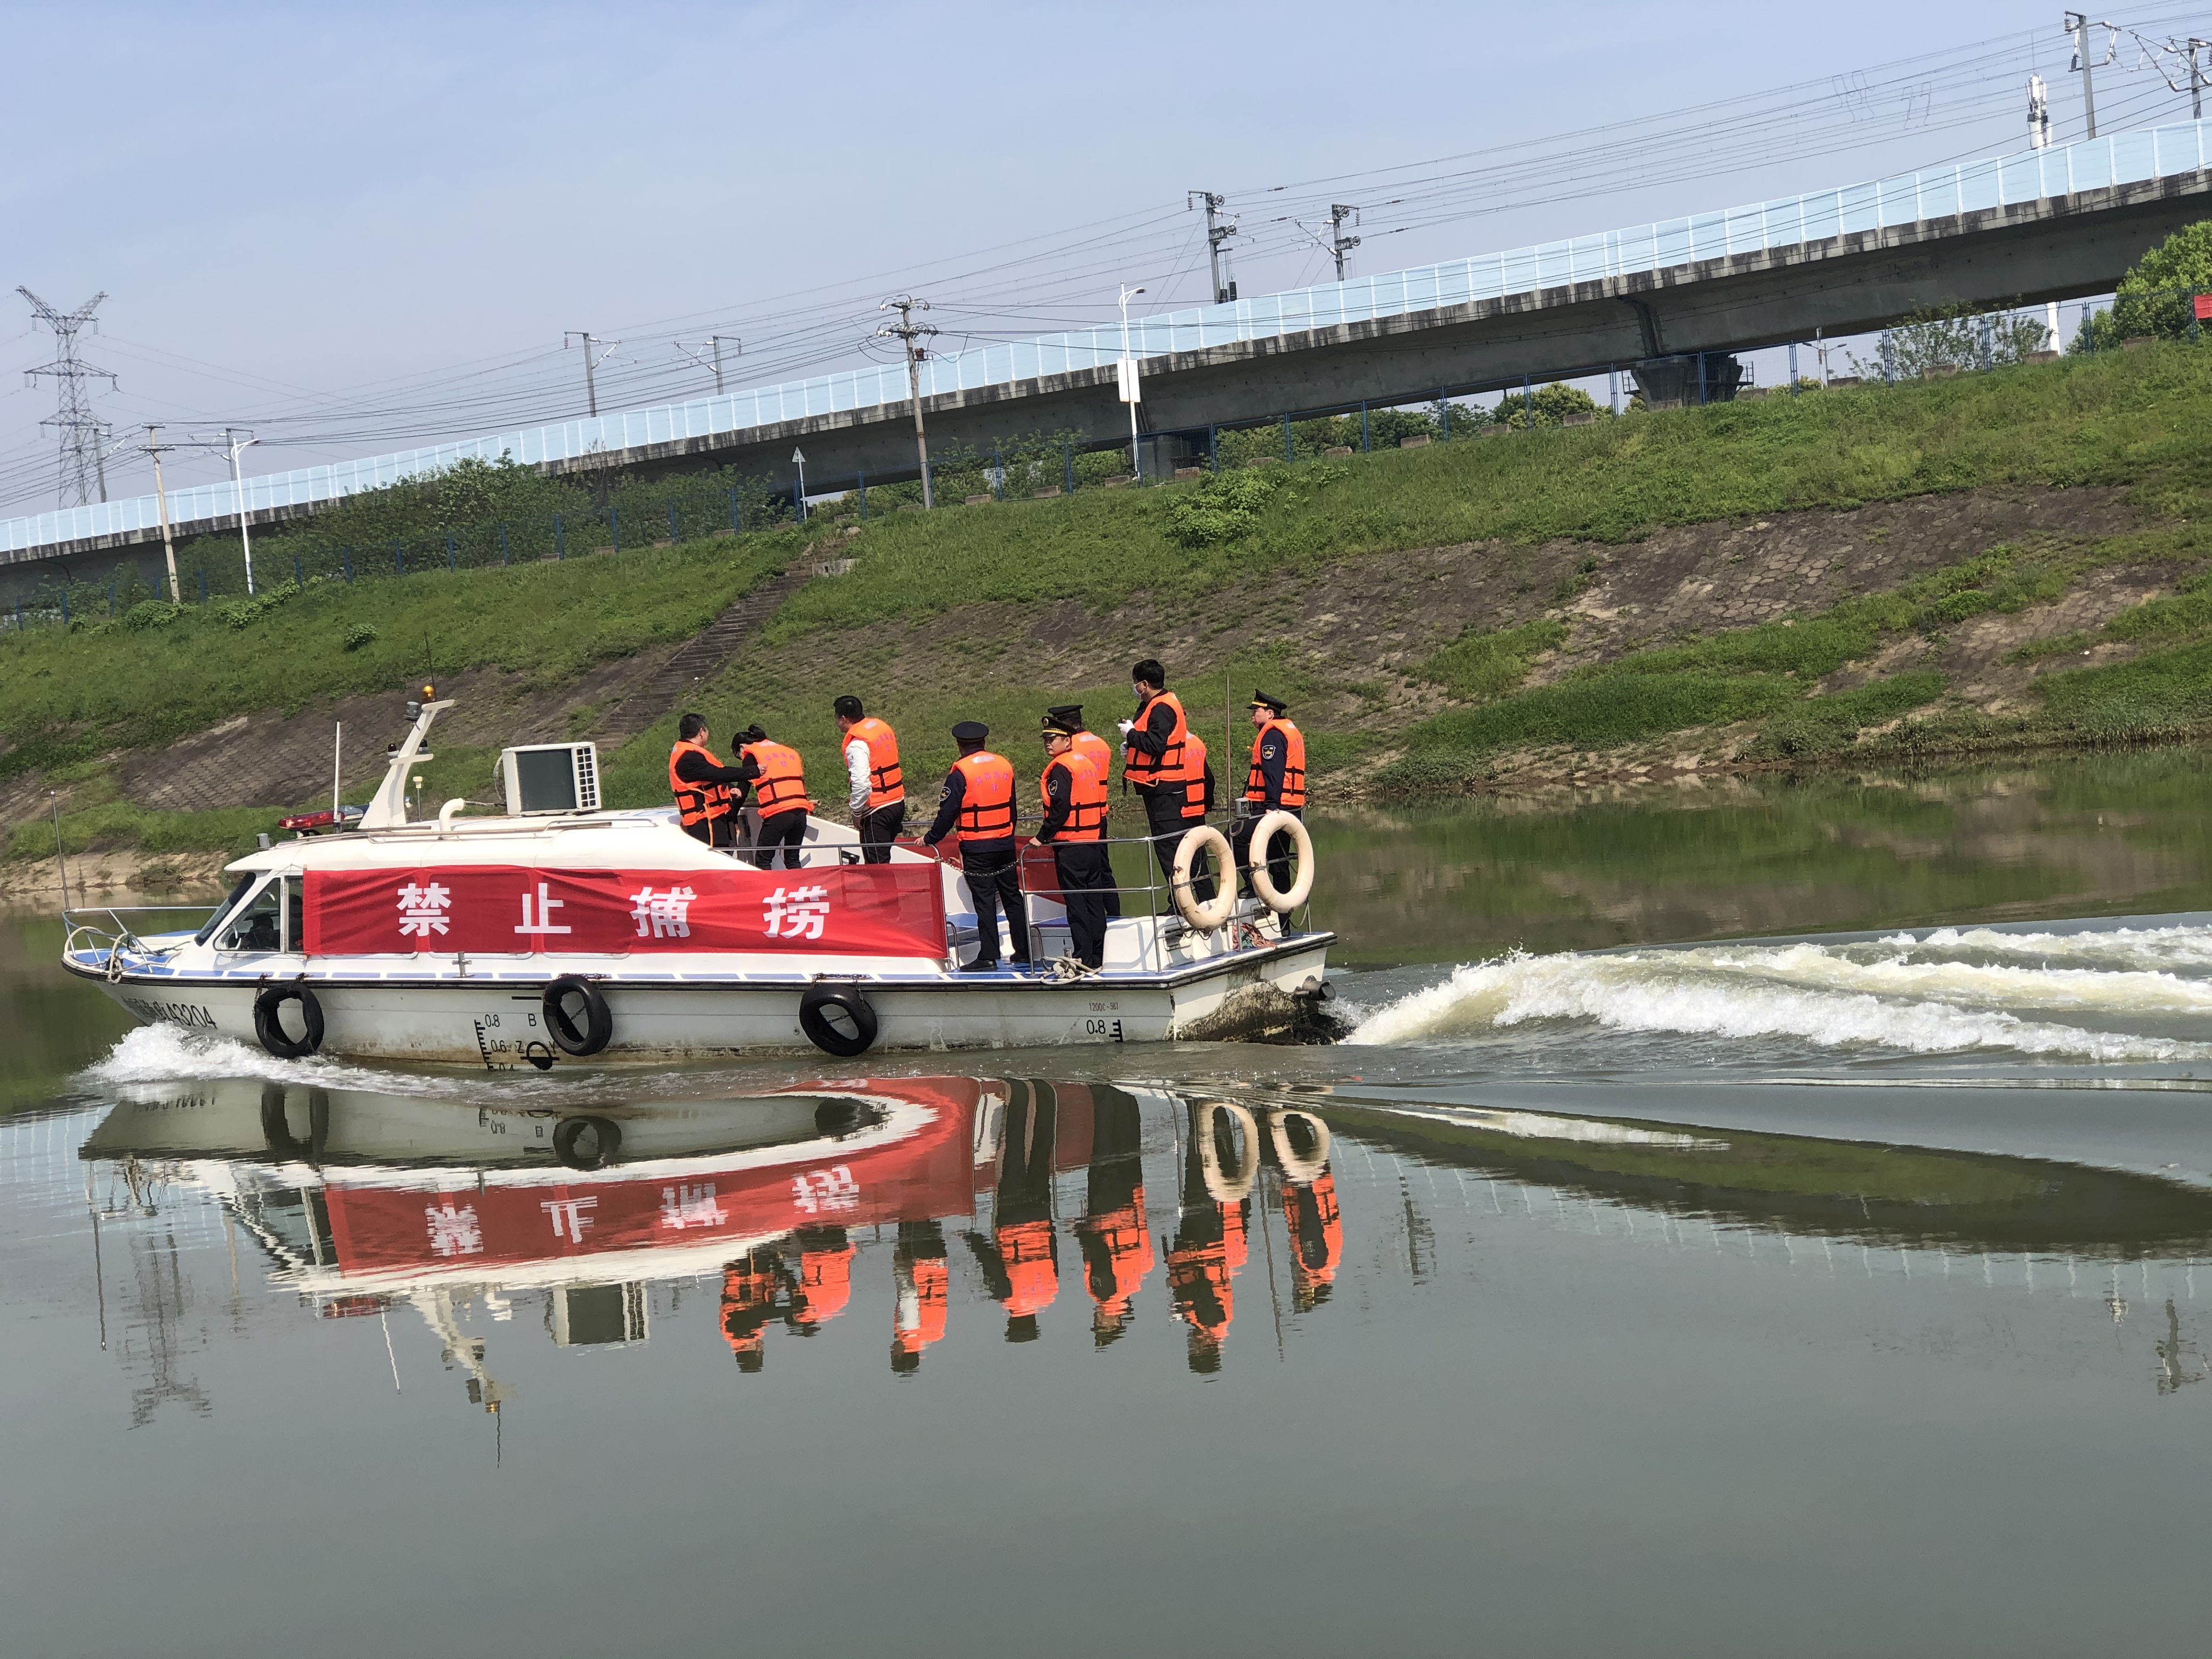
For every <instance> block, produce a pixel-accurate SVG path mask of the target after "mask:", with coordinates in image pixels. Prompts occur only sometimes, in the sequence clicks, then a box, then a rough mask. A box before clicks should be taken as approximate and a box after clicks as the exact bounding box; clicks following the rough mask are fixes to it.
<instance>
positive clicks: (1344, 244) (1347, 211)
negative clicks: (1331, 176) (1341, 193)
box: [1328, 202, 1359, 282]
mask: <svg viewBox="0 0 2212 1659" xmlns="http://www.w3.org/2000/svg"><path fill="white" fill-rule="evenodd" d="M1346 219H1349V220H1351V221H1352V223H1354V224H1358V222H1359V210H1358V208H1356V207H1346V206H1345V205H1344V204H1342V203H1341V202H1334V203H1331V204H1329V210H1328V229H1329V237H1328V248H1329V252H1332V253H1334V255H1335V256H1336V280H1337V281H1338V282H1342V281H1343V280H1344V256H1345V255H1346V254H1347V253H1349V252H1352V249H1354V248H1356V247H1358V246H1359V238H1358V237H1357V236H1347V235H1346V234H1344V222H1345V221H1346Z"/></svg>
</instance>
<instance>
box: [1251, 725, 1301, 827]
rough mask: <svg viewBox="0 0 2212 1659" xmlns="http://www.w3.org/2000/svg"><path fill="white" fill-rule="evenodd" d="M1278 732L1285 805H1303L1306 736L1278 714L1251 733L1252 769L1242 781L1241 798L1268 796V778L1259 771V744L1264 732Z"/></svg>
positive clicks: (1263, 739)
mask: <svg viewBox="0 0 2212 1659" xmlns="http://www.w3.org/2000/svg"><path fill="white" fill-rule="evenodd" d="M1268 732H1281V733H1282V734H1283V742H1284V744H1285V750H1284V753H1283V795H1282V805H1284V806H1285V807H1303V806H1304V805H1305V804H1306V738H1305V733H1304V732H1301V731H1299V730H1298V728H1297V726H1293V725H1291V723H1290V722H1289V721H1288V720H1285V719H1283V718H1282V717H1281V716H1280V715H1278V716H1276V717H1275V718H1274V719H1273V720H1269V721H1268V722H1267V724H1266V725H1265V726H1261V728H1260V729H1259V730H1258V731H1257V732H1254V733H1253V734H1252V770H1251V772H1250V773H1249V775H1247V776H1246V778H1245V780H1244V799H1246V800H1256V801H1264V800H1266V799H1267V779H1266V778H1265V777H1263V776H1262V775H1261V772H1260V745H1261V744H1263V743H1265V742H1267V733H1268Z"/></svg>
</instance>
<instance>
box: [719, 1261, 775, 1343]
mask: <svg viewBox="0 0 2212 1659" xmlns="http://www.w3.org/2000/svg"><path fill="white" fill-rule="evenodd" d="M777 1289H778V1286H777V1283H776V1276H775V1255H773V1254H772V1253H769V1252H767V1251H761V1252H757V1253H755V1254H753V1255H746V1256H744V1257H742V1258H741V1259H739V1260H738V1261H732V1263H730V1265H729V1266H728V1267H725V1268H723V1269H722V1340H724V1341H726V1342H727V1343H728V1344H729V1345H730V1352H732V1353H733V1354H735V1355H736V1356H737V1357H738V1359H739V1360H740V1361H743V1360H744V1359H746V1358H748V1357H753V1356H757V1355H758V1354H759V1352H760V1351H761V1332H762V1328H763V1327H764V1326H765V1325H766V1324H767V1323H768V1322H769V1320H770V1319H772V1318H774V1317H775V1296H776V1291H777Z"/></svg>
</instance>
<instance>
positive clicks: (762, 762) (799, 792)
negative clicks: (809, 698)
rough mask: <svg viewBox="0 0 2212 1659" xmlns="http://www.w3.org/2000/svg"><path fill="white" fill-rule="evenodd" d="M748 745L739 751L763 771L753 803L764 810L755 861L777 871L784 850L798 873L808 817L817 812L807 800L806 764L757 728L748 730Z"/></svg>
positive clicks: (789, 864)
mask: <svg viewBox="0 0 2212 1659" xmlns="http://www.w3.org/2000/svg"><path fill="white" fill-rule="evenodd" d="M744 744H745V746H744V748H743V749H742V750H739V751H738V752H739V753H740V754H742V755H743V756H744V757H745V758H746V759H747V760H750V761H751V762H752V763H753V764H754V765H755V766H756V767H757V768H758V769H759V770H758V772H757V781H756V783H755V784H754V786H753V801H754V804H755V805H757V806H758V807H759V808H760V840H759V842H758V843H757V845H756V847H755V848H754V851H753V862H754V863H755V864H756V865H757V866H759V867H760V868H762V869H763V870H773V869H775V859H776V854H777V853H778V852H779V851H781V853H782V854H783V860H784V862H783V867H784V868H785V869H787V870H796V869H798V868H799V848H800V847H801V846H803V845H804V844H805V841H806V815H807V814H808V813H809V812H811V811H813V810H814V803H813V802H812V801H811V800H809V799H806V768H805V763H802V762H801V761H800V760H799V751H798V750H796V749H793V748H791V747H790V746H789V745H787V744H781V743H771V742H770V741H769V735H768V733H767V732H763V731H762V730H761V729H760V727H759V726H748V727H746V728H745V733H744Z"/></svg>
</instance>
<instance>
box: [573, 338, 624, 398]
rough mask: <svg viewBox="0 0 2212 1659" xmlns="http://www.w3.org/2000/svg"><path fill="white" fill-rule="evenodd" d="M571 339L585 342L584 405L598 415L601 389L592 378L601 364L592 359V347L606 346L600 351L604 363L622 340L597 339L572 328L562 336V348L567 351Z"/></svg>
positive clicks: (600, 358)
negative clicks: (593, 370)
mask: <svg viewBox="0 0 2212 1659" xmlns="http://www.w3.org/2000/svg"><path fill="white" fill-rule="evenodd" d="M571 340H581V341H582V342H583V343H584V405H585V407H586V409H588V410H590V411H591V412H592V414H593V415H597V414H598V413H599V387H598V386H597V385H595V384H594V383H593V381H592V369H594V368H597V367H598V366H599V365H598V364H597V363H594V362H592V347H593V346H603V347H605V350H603V351H601V352H600V353H599V362H600V363H604V362H606V360H607V356H608V354H609V353H610V352H611V351H613V350H614V349H615V348H616V347H617V346H618V345H620V344H621V343H622V342H621V341H620V340H601V339H597V338H595V337H592V336H591V335H589V334H586V333H585V332H584V331H582V330H580V329H573V328H572V329H570V330H569V331H568V332H567V333H565V334H563V335H562V337H561V349H562V350H563V351H566V350H567V349H568V342H569V341H571Z"/></svg>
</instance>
